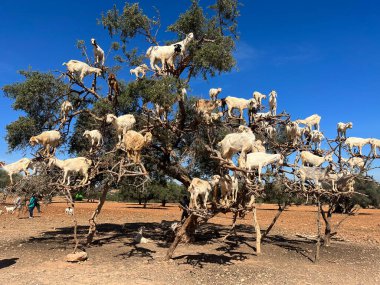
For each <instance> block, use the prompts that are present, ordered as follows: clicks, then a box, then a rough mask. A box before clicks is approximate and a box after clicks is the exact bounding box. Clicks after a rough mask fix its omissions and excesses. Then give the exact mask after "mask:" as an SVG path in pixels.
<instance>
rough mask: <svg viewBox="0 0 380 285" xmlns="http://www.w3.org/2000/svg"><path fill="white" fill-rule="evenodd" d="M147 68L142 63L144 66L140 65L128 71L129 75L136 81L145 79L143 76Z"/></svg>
mask: <svg viewBox="0 0 380 285" xmlns="http://www.w3.org/2000/svg"><path fill="white" fill-rule="evenodd" d="M148 69H149V68H148V66H147V65H146V64H145V63H144V64H141V65H139V66H137V67H135V68H133V69H130V70H129V73H130V74H131V75H132V74H134V75H135V76H136V80H138V79H142V78H144V77H145V74H146V71H147V70H148ZM140 73H141V77H140Z"/></svg>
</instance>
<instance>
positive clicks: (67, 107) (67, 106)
mask: <svg viewBox="0 0 380 285" xmlns="http://www.w3.org/2000/svg"><path fill="white" fill-rule="evenodd" d="M73 109H74V107H73V105H72V104H71V103H70V102H69V101H64V102H63V103H62V105H61V122H62V123H65V122H66V120H67V116H68V115H69V113H70V112H72V111H73Z"/></svg>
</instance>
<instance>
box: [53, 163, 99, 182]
mask: <svg viewBox="0 0 380 285" xmlns="http://www.w3.org/2000/svg"><path fill="white" fill-rule="evenodd" d="M91 164H92V160H90V159H87V158H85V157H76V158H69V159H66V160H60V159H58V158H56V157H51V158H49V162H48V166H49V167H51V166H52V165H55V166H57V167H58V168H60V169H62V170H63V180H62V184H65V181H66V178H67V176H68V173H69V172H70V171H72V172H76V173H80V174H82V176H83V179H82V181H81V182H80V183H79V185H85V184H86V183H87V181H88V170H89V169H90V167H91ZM67 185H70V176H69V177H68V179H67Z"/></svg>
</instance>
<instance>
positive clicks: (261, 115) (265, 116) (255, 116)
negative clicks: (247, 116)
mask: <svg viewBox="0 0 380 285" xmlns="http://www.w3.org/2000/svg"><path fill="white" fill-rule="evenodd" d="M270 116H272V113H271V112H265V113H256V114H254V115H253V117H254V118H255V120H258V119H264V118H268V117H270Z"/></svg>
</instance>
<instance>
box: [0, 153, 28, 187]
mask: <svg viewBox="0 0 380 285" xmlns="http://www.w3.org/2000/svg"><path fill="white" fill-rule="evenodd" d="M31 164H32V161H31V160H30V159H29V158H21V159H20V160H18V161H16V162H13V163H10V164H5V163H4V162H1V161H0V167H2V168H3V170H5V172H6V173H7V174H8V176H9V179H10V181H11V185H12V184H13V179H12V175H13V174H17V173H20V172H21V171H22V172H24V173H25V175H26V176H28V175H29V171H28V168H30V167H31Z"/></svg>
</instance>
